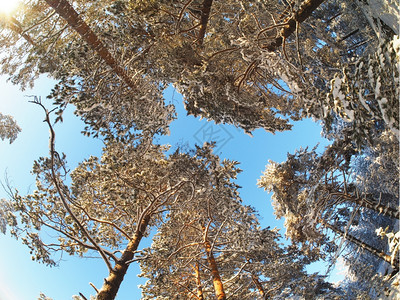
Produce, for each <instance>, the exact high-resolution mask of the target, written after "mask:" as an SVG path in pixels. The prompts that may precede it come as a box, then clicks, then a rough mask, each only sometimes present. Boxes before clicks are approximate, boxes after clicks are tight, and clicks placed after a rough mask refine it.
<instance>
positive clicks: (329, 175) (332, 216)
mask: <svg viewBox="0 0 400 300" xmlns="http://www.w3.org/2000/svg"><path fill="white" fill-rule="evenodd" d="M353 154H355V152H354V150H353V149H352V146H351V145H350V148H349V145H348V144H347V145H346V143H345V142H344V141H335V142H334V143H333V144H332V145H331V146H328V147H327V149H326V150H325V152H324V153H323V154H322V155H318V154H317V152H316V149H315V148H314V149H312V150H308V149H300V150H297V151H296V153H295V154H294V155H291V154H288V159H287V161H285V162H283V163H280V164H278V163H275V162H270V164H269V165H268V166H267V167H266V171H265V172H264V175H263V176H262V177H261V178H260V180H259V182H258V185H259V186H260V187H263V188H265V189H266V190H267V191H269V192H273V195H272V198H271V199H272V204H273V206H274V210H275V214H276V216H277V217H278V218H281V217H285V227H286V229H287V233H286V235H287V237H290V238H291V239H292V240H293V241H295V242H301V243H304V244H305V245H308V247H309V248H310V249H316V248H318V247H319V246H320V245H324V244H325V246H324V247H325V248H326V249H328V250H329V249H330V247H331V246H332V245H331V244H330V243H329V242H328V241H329V240H327V237H326V235H325V233H324V232H323V230H322V229H323V228H324V227H325V228H329V229H332V230H334V231H336V232H337V233H339V234H340V232H343V233H344V236H346V234H347V232H346V230H343V229H340V228H342V227H344V228H346V226H351V224H352V222H353V221H354V216H355V215H354V214H355V213H356V208H357V207H362V208H365V209H368V210H370V211H372V212H374V213H376V214H382V215H384V216H387V217H389V218H393V219H398V217H399V212H398V209H397V207H396V206H393V205H394V203H393V202H390V201H389V202H388V201H387V199H386V200H385V199H382V197H379V198H376V196H377V194H370V193H368V192H367V191H365V190H361V189H359V188H360V187H357V185H356V183H355V182H354V181H353V178H352V176H353V174H352V170H351V168H350V165H349V163H350V158H351V156H352V155H353ZM379 195H380V196H381V194H378V196H379ZM347 236H348V238H349V239H350V234H347ZM353 242H354V243H358V245H359V246H361V247H364V246H363V245H362V244H363V243H359V242H358V241H357V239H356V238H354V239H353ZM332 247H333V248H332V249H331V250H330V251H334V250H335V247H334V246H332ZM370 250H371V251H372V252H376V251H375V250H374V249H372V248H371V249H370ZM327 252H329V251H327ZM378 252H379V251H378ZM378 252H376V254H377V255H378V256H381V254H379V253H378ZM382 255H383V254H382ZM382 257H385V259H386V256H385V255H383V256H382Z"/></svg>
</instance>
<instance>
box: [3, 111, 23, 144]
mask: <svg viewBox="0 0 400 300" xmlns="http://www.w3.org/2000/svg"><path fill="white" fill-rule="evenodd" d="M19 132H21V128H20V127H19V126H18V124H17V122H15V120H14V118H13V117H11V116H8V115H3V114H2V113H0V139H2V140H3V141H4V140H5V139H8V140H9V141H10V144H11V143H12V142H14V141H15V139H16V138H17V135H18V133H19Z"/></svg>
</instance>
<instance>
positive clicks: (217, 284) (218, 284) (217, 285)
mask: <svg viewBox="0 0 400 300" xmlns="http://www.w3.org/2000/svg"><path fill="white" fill-rule="evenodd" d="M204 247H205V249H206V254H207V261H208V264H209V267H210V269H211V274H212V277H213V284H214V290H215V295H216V296H217V300H226V295H225V291H224V287H223V285H222V280H221V277H220V275H219V271H218V266H217V262H216V261H215V258H214V255H213V252H212V249H211V244H210V242H209V241H208V240H206V241H205V242H204Z"/></svg>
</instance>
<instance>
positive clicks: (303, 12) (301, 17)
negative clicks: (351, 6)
mask: <svg viewBox="0 0 400 300" xmlns="http://www.w3.org/2000/svg"><path fill="white" fill-rule="evenodd" d="M323 2H324V0H306V1H304V3H303V4H302V5H301V6H300V8H299V10H298V11H297V12H296V13H295V14H294V15H293V16H292V17H290V18H288V19H287V20H286V21H285V23H287V25H285V26H284V27H283V29H282V30H281V31H280V33H279V37H277V38H276V39H275V41H273V42H272V43H270V44H268V45H266V46H264V48H265V49H267V50H268V51H270V52H273V51H276V50H277V49H278V48H279V47H280V46H281V45H282V43H283V40H284V39H286V38H288V37H289V36H290V35H291V34H293V33H294V32H295V31H296V26H297V23H302V22H304V21H305V20H306V19H307V18H308V17H309V16H311V14H312V13H313V11H314V10H316V9H317V8H318V7H319V6H320V5H321V4H322V3H323Z"/></svg>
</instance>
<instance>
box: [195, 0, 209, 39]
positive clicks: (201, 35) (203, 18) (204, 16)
mask: <svg viewBox="0 0 400 300" xmlns="http://www.w3.org/2000/svg"><path fill="white" fill-rule="evenodd" d="M212 2H213V0H204V2H203V9H202V10H201V18H200V24H201V25H200V31H199V37H198V38H197V44H198V45H200V46H201V45H202V44H203V41H204V36H205V34H206V29H207V23H208V19H209V18H210V11H211V6H212Z"/></svg>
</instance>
